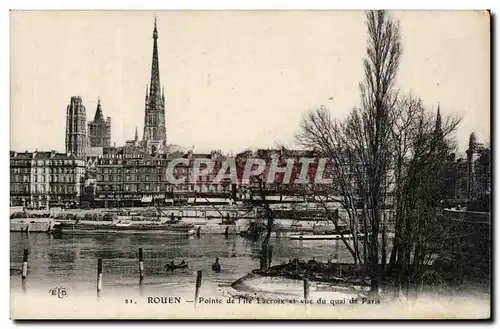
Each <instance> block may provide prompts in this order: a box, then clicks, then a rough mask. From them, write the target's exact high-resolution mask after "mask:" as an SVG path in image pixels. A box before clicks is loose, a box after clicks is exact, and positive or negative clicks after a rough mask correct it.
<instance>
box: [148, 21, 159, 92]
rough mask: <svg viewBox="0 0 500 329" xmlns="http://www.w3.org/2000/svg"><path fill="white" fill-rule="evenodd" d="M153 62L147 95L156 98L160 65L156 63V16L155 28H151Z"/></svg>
mask: <svg viewBox="0 0 500 329" xmlns="http://www.w3.org/2000/svg"><path fill="white" fill-rule="evenodd" d="M153 40H154V42H153V62H152V64H151V83H150V86H149V97H150V98H153V100H157V99H159V98H160V97H161V95H160V67H159V64H158V41H157V40H158V30H157V29H156V17H155V28H154V30H153Z"/></svg>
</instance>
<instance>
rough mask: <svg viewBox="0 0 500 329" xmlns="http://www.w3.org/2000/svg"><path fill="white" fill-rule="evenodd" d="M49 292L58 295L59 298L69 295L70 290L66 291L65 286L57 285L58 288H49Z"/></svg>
mask: <svg viewBox="0 0 500 329" xmlns="http://www.w3.org/2000/svg"><path fill="white" fill-rule="evenodd" d="M49 293H50V294H51V295H52V296H57V298H64V297H68V292H67V291H66V288H63V287H56V288H52V289H49Z"/></svg>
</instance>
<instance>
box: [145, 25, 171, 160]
mask: <svg viewBox="0 0 500 329" xmlns="http://www.w3.org/2000/svg"><path fill="white" fill-rule="evenodd" d="M143 142H144V146H145V147H146V149H147V151H148V152H149V153H156V152H159V151H163V150H164V149H165V146H166V144H167V133H166V126H165V93H164V92H163V94H162V90H161V85H160V68H159V63H158V31H157V29H156V18H155V27H154V31H153V62H152V65H151V83H150V85H149V93H148V88H147V87H146V106H145V113H144V134H143Z"/></svg>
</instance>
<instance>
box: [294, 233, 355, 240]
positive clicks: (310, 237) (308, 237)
mask: <svg viewBox="0 0 500 329" xmlns="http://www.w3.org/2000/svg"><path fill="white" fill-rule="evenodd" d="M343 236H344V239H347V240H351V239H352V238H353V234H351V233H344V234H343ZM362 237H364V234H363V233H359V234H358V238H362ZM289 238H290V240H341V239H342V238H341V235H340V234H338V233H331V232H323V233H320V234H303V233H301V234H296V235H291V236H290V237H289Z"/></svg>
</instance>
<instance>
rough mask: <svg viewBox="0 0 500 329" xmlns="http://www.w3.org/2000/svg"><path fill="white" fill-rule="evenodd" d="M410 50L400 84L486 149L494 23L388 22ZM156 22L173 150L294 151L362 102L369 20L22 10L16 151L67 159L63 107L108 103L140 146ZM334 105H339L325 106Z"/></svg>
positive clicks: (419, 17) (119, 126)
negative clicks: (280, 146)
mask: <svg viewBox="0 0 500 329" xmlns="http://www.w3.org/2000/svg"><path fill="white" fill-rule="evenodd" d="M391 14H392V15H393V17H394V18H397V19H399V20H400V23H401V32H402V42H403V46H404V51H403V56H402V61H401V65H400V70H399V74H398V78H397V81H398V87H400V88H401V89H402V90H404V91H410V90H411V91H412V92H413V93H414V94H415V95H417V96H419V97H421V98H422V99H423V101H424V103H425V104H426V105H427V106H429V107H433V108H434V109H435V108H436V106H437V103H438V102H439V103H440V108H441V111H442V113H443V114H444V115H454V114H458V115H460V116H461V117H462V118H463V121H462V123H461V125H460V127H459V130H458V133H457V138H458V142H459V146H460V149H461V150H463V149H465V148H466V144H467V140H468V136H469V134H470V133H471V132H473V131H475V132H476V134H477V136H478V139H479V140H480V141H482V142H485V141H489V138H490V134H489V133H490V34H489V29H490V26H489V17H488V15H486V14H485V13H480V12H470V11H461V12H459V11H454V12H453V11H434V12H426V11H406V12H392V13H391ZM155 15H156V17H157V25H158V35H159V38H158V49H159V63H160V81H161V84H162V85H163V86H164V87H165V97H166V103H167V104H166V123H167V124H166V126H167V127H166V128H167V140H168V143H174V144H179V145H182V146H186V147H191V146H192V145H194V146H195V151H207V150H211V149H221V150H223V151H225V152H230V151H240V150H243V149H245V148H248V147H250V148H257V147H273V146H274V145H275V143H276V142H279V143H285V144H289V143H290V142H292V141H293V135H294V133H295V132H297V130H298V127H299V122H300V119H301V117H302V115H303V113H305V112H306V111H308V110H310V109H313V108H316V107H319V106H321V105H325V106H327V107H328V108H329V109H330V111H331V112H332V113H333V115H334V116H336V117H339V118H342V117H345V116H346V115H347V113H348V112H349V111H350V110H351V109H352V108H353V107H355V106H357V104H358V102H359V88H358V83H359V82H360V80H361V79H362V78H363V67H362V59H363V56H364V55H365V48H366V27H365V22H364V19H365V16H364V15H365V14H364V12H362V11H260V12H257V11H248V12H245V11H157V12H152V11H38V12H37V11H31V12H30V11H22V12H21V11H13V12H11V56H10V61H11V123H10V129H11V132H10V134H11V149H12V150H17V151H24V150H35V149H38V150H52V149H55V150H58V151H64V143H65V114H66V106H67V105H68V103H69V101H70V97H71V96H76V95H78V96H81V97H82V99H83V103H84V105H85V107H86V109H87V120H91V119H93V117H94V114H95V109H96V106H97V98H98V97H100V99H101V105H102V109H103V112H104V116H105V117H107V116H110V117H111V118H112V128H111V129H112V142H116V144H117V145H123V144H124V142H125V140H127V139H133V137H134V131H135V127H136V126H137V127H138V129H139V138H142V129H143V124H144V96H145V90H146V84H148V83H149V81H150V72H151V56H152V48H153V39H152V32H153V23H154V17H155ZM331 97H333V99H331V100H330V99H329V98H331Z"/></svg>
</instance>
